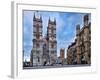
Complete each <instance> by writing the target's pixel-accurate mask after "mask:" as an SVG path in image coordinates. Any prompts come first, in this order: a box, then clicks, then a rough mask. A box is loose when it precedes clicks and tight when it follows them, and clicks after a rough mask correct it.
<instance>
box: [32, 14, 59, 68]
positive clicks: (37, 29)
mask: <svg viewBox="0 0 100 80" xmlns="http://www.w3.org/2000/svg"><path fill="white" fill-rule="evenodd" d="M42 22H43V21H42V17H40V18H37V17H36V16H35V15H34V17H33V48H32V50H31V60H30V61H31V63H32V65H33V66H38V65H46V64H49V65H52V64H55V63H56V60H57V41H56V20H54V21H51V20H50V19H49V20H48V27H47V35H46V36H45V37H43V31H42V30H43V26H42Z"/></svg>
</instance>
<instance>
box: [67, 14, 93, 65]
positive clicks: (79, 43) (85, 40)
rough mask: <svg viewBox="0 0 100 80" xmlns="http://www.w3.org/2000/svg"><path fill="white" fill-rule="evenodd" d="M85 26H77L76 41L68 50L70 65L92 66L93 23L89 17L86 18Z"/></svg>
mask: <svg viewBox="0 0 100 80" xmlns="http://www.w3.org/2000/svg"><path fill="white" fill-rule="evenodd" d="M83 20H84V21H83V22H84V25H83V27H82V29H80V25H77V26H76V40H75V42H74V43H72V45H70V46H69V47H68V50H67V63H68V64H91V23H90V22H89V15H88V14H86V15H85V16H84V19H83Z"/></svg>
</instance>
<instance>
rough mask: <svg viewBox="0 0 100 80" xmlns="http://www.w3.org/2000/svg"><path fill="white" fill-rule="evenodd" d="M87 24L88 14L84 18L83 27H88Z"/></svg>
mask: <svg viewBox="0 0 100 80" xmlns="http://www.w3.org/2000/svg"><path fill="white" fill-rule="evenodd" d="M88 24H89V16H88V14H86V15H85V16H84V26H88Z"/></svg>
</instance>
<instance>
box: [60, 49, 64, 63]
mask: <svg viewBox="0 0 100 80" xmlns="http://www.w3.org/2000/svg"><path fill="white" fill-rule="evenodd" d="M60 58H61V60H62V63H64V59H65V49H60Z"/></svg>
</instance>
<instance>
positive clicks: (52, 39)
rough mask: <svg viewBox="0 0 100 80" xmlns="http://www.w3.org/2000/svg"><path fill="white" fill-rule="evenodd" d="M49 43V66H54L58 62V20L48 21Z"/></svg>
mask: <svg viewBox="0 0 100 80" xmlns="http://www.w3.org/2000/svg"><path fill="white" fill-rule="evenodd" d="M47 42H48V53H49V64H50V65H53V64H55V63H56V60H57V41H56V20H54V21H51V20H50V19H49V21H48V27H47Z"/></svg>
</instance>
